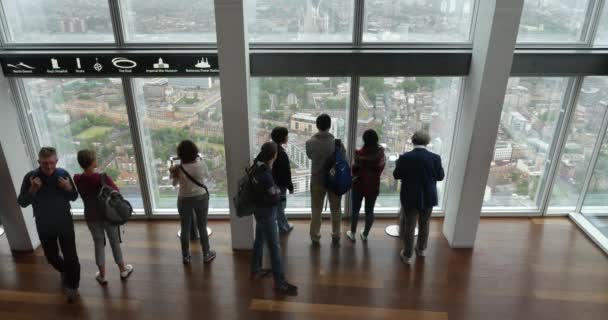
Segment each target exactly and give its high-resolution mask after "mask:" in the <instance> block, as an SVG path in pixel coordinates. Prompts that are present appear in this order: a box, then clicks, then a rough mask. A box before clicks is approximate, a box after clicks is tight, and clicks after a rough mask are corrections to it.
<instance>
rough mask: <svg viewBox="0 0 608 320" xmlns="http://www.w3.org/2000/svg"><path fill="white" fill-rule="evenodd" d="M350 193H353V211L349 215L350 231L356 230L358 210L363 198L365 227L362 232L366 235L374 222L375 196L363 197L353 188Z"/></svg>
mask: <svg viewBox="0 0 608 320" xmlns="http://www.w3.org/2000/svg"><path fill="white" fill-rule="evenodd" d="M351 194H352V195H353V212H352V213H351V216H350V231H351V232H352V233H355V232H357V224H358V222H359V211H361V203H362V202H363V198H365V229H364V230H363V234H364V235H366V236H367V235H368V234H369V230H371V228H372V225H373V224H374V205H375V204H376V198H377V197H369V196H368V197H364V196H362V195H361V194H360V193H359V192H357V191H356V190H354V189H353V190H352V192H351Z"/></svg>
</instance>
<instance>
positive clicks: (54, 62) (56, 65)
mask: <svg viewBox="0 0 608 320" xmlns="http://www.w3.org/2000/svg"><path fill="white" fill-rule="evenodd" d="M51 67H52V68H53V69H61V67H59V62H58V61H57V59H55V58H51Z"/></svg>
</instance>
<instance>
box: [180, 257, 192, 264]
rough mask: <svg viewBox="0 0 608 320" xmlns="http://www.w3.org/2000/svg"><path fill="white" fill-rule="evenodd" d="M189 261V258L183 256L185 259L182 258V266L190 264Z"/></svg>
mask: <svg viewBox="0 0 608 320" xmlns="http://www.w3.org/2000/svg"><path fill="white" fill-rule="evenodd" d="M190 259H191V256H185V257H183V258H182V263H183V264H190Z"/></svg>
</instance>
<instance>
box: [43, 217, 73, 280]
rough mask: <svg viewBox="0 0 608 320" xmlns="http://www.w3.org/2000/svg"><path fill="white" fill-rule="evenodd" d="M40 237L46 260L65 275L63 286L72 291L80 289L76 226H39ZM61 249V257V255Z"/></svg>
mask: <svg viewBox="0 0 608 320" xmlns="http://www.w3.org/2000/svg"><path fill="white" fill-rule="evenodd" d="M37 229H38V235H39V237H40V242H41V243H42V249H43V250H44V255H45V256H46V260H47V261H48V262H49V263H50V264H51V265H52V266H53V268H55V270H57V271H59V272H61V273H63V285H64V286H65V287H67V288H70V289H78V287H79V285H80V263H79V262H78V254H77V253H76V236H75V234H74V224H73V222H72V221H70V222H69V225H67V226H65V227H62V228H48V227H45V226H40V225H38V224H37ZM49 229H51V230H49ZM59 248H61V253H62V255H63V257H62V256H61V255H59Z"/></svg>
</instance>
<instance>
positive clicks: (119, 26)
mask: <svg viewBox="0 0 608 320" xmlns="http://www.w3.org/2000/svg"><path fill="white" fill-rule="evenodd" d="M119 1H120V0H108V4H109V6H110V19H111V20H112V30H114V41H115V43H116V46H117V47H119V48H121V47H124V45H125V34H124V29H123V23H122V22H123V21H122V14H121V12H120V3H119Z"/></svg>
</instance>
